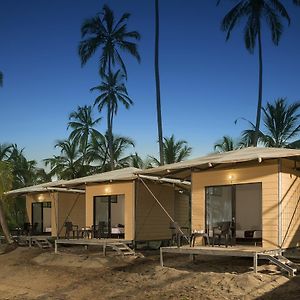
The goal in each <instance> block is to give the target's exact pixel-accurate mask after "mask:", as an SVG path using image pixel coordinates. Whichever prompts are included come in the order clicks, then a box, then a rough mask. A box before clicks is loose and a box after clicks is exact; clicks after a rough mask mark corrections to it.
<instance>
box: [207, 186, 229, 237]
mask: <svg viewBox="0 0 300 300" xmlns="http://www.w3.org/2000/svg"><path fill="white" fill-rule="evenodd" d="M205 194H206V197H205V203H206V209H205V210H206V230H207V232H209V234H210V236H212V229H213V227H216V226H218V225H219V224H220V223H222V222H232V224H233V226H234V221H235V197H234V186H212V187H206V188H205ZM233 235H234V232H233Z"/></svg>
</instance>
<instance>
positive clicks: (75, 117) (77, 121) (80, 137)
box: [68, 105, 101, 152]
mask: <svg viewBox="0 0 300 300" xmlns="http://www.w3.org/2000/svg"><path fill="white" fill-rule="evenodd" d="M69 120H70V121H69V123H68V129H69V128H71V129H72V131H71V133H70V136H69V139H70V140H73V141H74V143H75V144H79V149H80V151H81V152H85V151H86V148H87V145H88V143H89V142H90V140H91V137H92V136H99V135H101V133H100V132H99V131H98V130H96V129H95V126H96V125H97V124H98V123H99V122H100V121H101V118H97V119H95V120H94V119H93V116H92V107H91V106H86V105H85V106H83V107H80V106H78V108H77V111H73V112H71V113H70V116H69Z"/></svg>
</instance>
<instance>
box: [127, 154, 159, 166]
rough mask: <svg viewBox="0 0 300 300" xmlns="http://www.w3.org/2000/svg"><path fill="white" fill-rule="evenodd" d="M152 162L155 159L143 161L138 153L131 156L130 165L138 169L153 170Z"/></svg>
mask: <svg viewBox="0 0 300 300" xmlns="http://www.w3.org/2000/svg"><path fill="white" fill-rule="evenodd" d="M151 161H153V159H147V158H146V159H142V158H141V157H140V156H139V155H138V153H137V152H135V153H134V154H131V155H130V161H129V165H130V166H131V167H134V168H138V169H150V168H152V164H151Z"/></svg>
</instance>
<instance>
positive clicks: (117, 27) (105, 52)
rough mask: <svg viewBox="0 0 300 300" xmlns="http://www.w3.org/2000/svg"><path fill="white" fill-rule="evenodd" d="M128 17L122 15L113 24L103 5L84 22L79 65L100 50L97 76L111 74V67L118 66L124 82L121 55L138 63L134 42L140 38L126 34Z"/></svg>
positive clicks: (107, 9)
mask: <svg viewBox="0 0 300 300" xmlns="http://www.w3.org/2000/svg"><path fill="white" fill-rule="evenodd" d="M129 17H130V14H129V13H125V14H123V15H122V17H121V18H120V19H119V20H118V21H116V20H115V16H114V13H113V11H112V10H111V9H110V8H109V7H108V6H107V5H104V6H103V9H102V13H101V14H100V13H98V14H97V15H96V16H95V17H93V18H90V19H88V20H86V21H85V22H84V23H83V24H82V26H81V36H82V41H81V42H80V43H79V48H78V53H79V56H80V59H81V64H82V65H85V64H86V63H87V61H88V60H89V59H90V58H91V57H92V56H93V55H94V54H95V52H96V51H97V50H98V49H99V48H100V47H101V55H100V60H99V61H100V66H99V73H100V75H101V76H103V75H105V74H107V73H108V72H112V67H113V66H116V65H118V66H120V68H121V70H122V71H123V72H124V74H125V77H126V78H127V71H126V67H125V64H124V61H123V59H122V57H121V54H120V53H121V51H123V52H126V53H129V54H131V55H132V56H133V57H135V58H136V59H137V61H138V62H140V60H141V58H140V55H139V52H138V50H137V45H136V44H135V41H138V40H140V34H139V33H138V32H137V31H128V30H127V22H128V19H129Z"/></svg>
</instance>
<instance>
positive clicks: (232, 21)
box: [221, 0, 290, 53]
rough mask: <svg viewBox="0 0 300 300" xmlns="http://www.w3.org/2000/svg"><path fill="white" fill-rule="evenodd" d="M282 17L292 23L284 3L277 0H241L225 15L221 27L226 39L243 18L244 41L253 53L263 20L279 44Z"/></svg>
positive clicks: (273, 39)
mask: <svg viewBox="0 0 300 300" xmlns="http://www.w3.org/2000/svg"><path fill="white" fill-rule="evenodd" d="M282 19H285V20H286V21H287V22H288V24H290V17H289V15H288V13H287V11H286V9H285V7H284V5H283V4H282V3H281V2H280V1H278V0H276V1H273V0H244V1H239V3H238V4H236V5H235V6H234V7H233V8H232V9H231V10H230V11H229V12H228V13H227V15H226V16H225V17H224V19H223V20H222V23H221V29H222V30H223V31H225V32H226V33H227V35H226V40H228V39H229V38H230V36H231V33H232V30H233V29H234V28H235V27H236V25H237V24H238V23H240V21H241V20H245V27H244V30H243V31H244V42H245V47H246V49H247V50H248V51H250V52H251V53H252V52H253V50H254V48H255V43H256V40H257V37H258V35H259V34H260V31H261V28H262V24H263V21H265V22H266V24H267V25H268V27H269V29H270V30H271V36H272V41H273V43H274V44H275V45H278V43H279V40H280V37H281V34H282V31H283V24H282Z"/></svg>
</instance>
